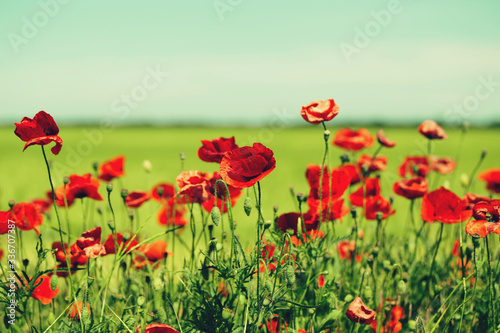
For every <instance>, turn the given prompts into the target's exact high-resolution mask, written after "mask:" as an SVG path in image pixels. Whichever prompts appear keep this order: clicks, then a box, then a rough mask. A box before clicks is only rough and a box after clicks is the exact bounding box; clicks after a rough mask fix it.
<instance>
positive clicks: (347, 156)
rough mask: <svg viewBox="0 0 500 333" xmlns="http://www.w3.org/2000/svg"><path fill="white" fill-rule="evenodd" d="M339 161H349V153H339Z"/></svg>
mask: <svg viewBox="0 0 500 333" xmlns="http://www.w3.org/2000/svg"><path fill="white" fill-rule="evenodd" d="M340 162H341V163H342V164H344V163H349V162H350V159H349V155H347V153H343V154H342V155H340Z"/></svg>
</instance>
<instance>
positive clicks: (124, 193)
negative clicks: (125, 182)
mask: <svg viewBox="0 0 500 333" xmlns="http://www.w3.org/2000/svg"><path fill="white" fill-rule="evenodd" d="M120 194H121V196H122V199H123V200H125V198H126V197H127V196H128V190H127V189H125V188H122V190H121V192H120Z"/></svg>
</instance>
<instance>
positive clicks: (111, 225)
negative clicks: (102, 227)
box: [108, 220, 115, 231]
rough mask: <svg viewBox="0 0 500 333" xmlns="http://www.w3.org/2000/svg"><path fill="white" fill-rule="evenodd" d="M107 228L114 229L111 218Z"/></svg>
mask: <svg viewBox="0 0 500 333" xmlns="http://www.w3.org/2000/svg"><path fill="white" fill-rule="evenodd" d="M108 228H109V230H111V231H115V222H114V221H113V220H109V221H108Z"/></svg>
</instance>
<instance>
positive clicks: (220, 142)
mask: <svg viewBox="0 0 500 333" xmlns="http://www.w3.org/2000/svg"><path fill="white" fill-rule="evenodd" d="M201 143H202V146H201V147H200V149H198V157H199V158H200V159H201V160H202V161H205V162H214V163H220V162H221V161H222V158H223V157H224V155H225V154H226V153H227V152H228V151H230V150H233V149H237V148H239V147H238V145H237V144H236V143H235V142H234V136H233V137H230V138H218V139H213V140H212V141H209V140H201Z"/></svg>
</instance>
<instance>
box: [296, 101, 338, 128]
mask: <svg viewBox="0 0 500 333" xmlns="http://www.w3.org/2000/svg"><path fill="white" fill-rule="evenodd" d="M338 113H339V106H338V105H337V104H335V101H334V100H333V99H327V100H324V101H313V102H311V103H309V104H307V105H306V106H303V107H302V110H301V111H300V115H301V116H302V118H304V120H305V121H307V122H309V123H311V124H319V123H321V122H323V121H329V120H332V119H333V118H335V116H337V114H338Z"/></svg>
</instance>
